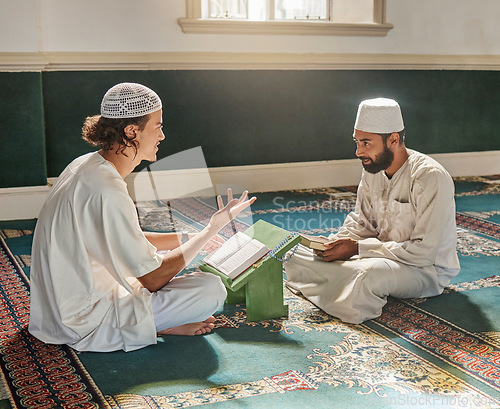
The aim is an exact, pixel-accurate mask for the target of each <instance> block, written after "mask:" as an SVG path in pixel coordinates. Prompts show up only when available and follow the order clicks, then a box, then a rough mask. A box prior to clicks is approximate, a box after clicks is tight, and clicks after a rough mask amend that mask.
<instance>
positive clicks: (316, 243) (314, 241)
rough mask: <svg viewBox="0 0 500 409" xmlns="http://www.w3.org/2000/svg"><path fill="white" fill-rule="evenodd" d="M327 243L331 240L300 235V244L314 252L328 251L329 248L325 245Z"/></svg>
mask: <svg viewBox="0 0 500 409" xmlns="http://www.w3.org/2000/svg"><path fill="white" fill-rule="evenodd" d="M327 241H329V240H328V239H325V238H322V237H317V236H308V235H306V234H301V235H300V244H302V245H304V246H306V247H309V248H310V249H314V250H326V249H327V247H326V246H325V245H324V244H323V243H326V242H327Z"/></svg>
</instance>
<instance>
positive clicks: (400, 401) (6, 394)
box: [0, 176, 500, 409]
mask: <svg viewBox="0 0 500 409" xmlns="http://www.w3.org/2000/svg"><path fill="white" fill-rule="evenodd" d="M499 182H500V177H498V176H490V177H482V178H479V177H478V178H461V179H456V180H455V185H456V204H457V226H458V229H459V242H458V250H459V257H460V262H461V266H462V271H461V272H460V274H459V275H458V276H457V277H456V278H455V279H454V280H453V282H452V283H451V285H450V286H449V287H447V288H446V290H445V293H444V294H443V295H441V296H439V297H434V298H429V299H419V300H396V299H391V300H390V301H389V303H388V305H387V306H386V308H384V312H383V314H382V316H381V317H380V318H378V319H376V320H372V321H368V322H366V323H364V324H361V325H349V324H344V323H342V322H340V321H339V320H337V319H335V318H332V317H330V316H328V315H327V314H324V313H323V312H321V311H320V310H318V309H317V308H315V307H314V306H313V305H311V304H310V303H309V302H307V301H306V300H304V299H302V298H300V297H297V296H295V295H293V294H291V293H290V292H288V291H287V290H286V289H285V303H286V304H288V305H289V309H290V313H289V316H288V317H284V318H280V319H274V320H268V321H263V322H248V321H247V320H246V317H245V305H236V306H231V305H226V306H225V307H224V308H223V309H222V310H221V311H219V314H218V315H217V321H216V327H217V328H216V330H214V331H213V333H211V334H208V335H206V336H200V337H180V336H177V337H174V336H172V337H163V338H159V339H158V344H157V345H153V346H149V347H147V348H144V349H141V350H139V351H134V352H129V353H125V352H113V353H88V352H86V353H81V354H75V353H74V352H73V351H72V350H71V349H70V348H67V347H64V346H53V347H50V348H48V347H47V346H45V345H44V344H42V343H40V342H38V341H37V340H35V339H34V338H32V337H31V336H30V335H29V334H27V333H26V323H27V313H26V306H25V304H26V302H27V301H26V300H27V297H26V296H24V295H23V296H20V297H16V296H15V293H17V292H20V293H23V291H24V292H26V294H27V291H28V288H29V287H28V286H29V285H28V282H27V279H22V276H23V274H25V275H29V264H30V257H29V254H30V248H31V238H32V236H31V233H32V230H33V228H34V225H35V221H33V220H32V221H14V222H1V223H0V239H1V240H0V243H2V246H3V247H4V250H3V251H4V256H3V257H4V260H3V262H2V270H1V272H2V275H4V276H5V279H2V280H1V281H0V287H2V288H4V292H3V295H2V297H3V298H2V299H3V300H4V302H3V303H2V315H1V317H2V318H3V319H2V327H1V328H0V330H2V338H1V339H0V342H1V344H0V357H1V360H0V363H1V367H2V371H3V374H4V378H5V382H4V386H5V387H4V391H3V394H2V397H3V398H4V400H3V401H0V408H2V407H6V408H7V407H20V408H21V407H22V408H24V407H110V408H187V407H193V406H201V405H204V406H208V407H210V408H234V407H238V408H239V407H243V408H292V409H293V408H304V407H306V408H360V407H363V406H365V407H370V408H371V407H374V408H377V407H380V408H401V407H411V408H427V407H433V408H476V407H478V408H495V407H500V350H499V342H500V335H499V334H500V320H499V317H498V303H497V299H498V294H499V288H498V287H499V286H500V262H499V261H500V258H499V257H500V206H499V205H500V183H499ZM256 196H257V197H258V200H257V202H256V203H255V204H254V205H253V206H252V214H251V217H250V215H247V217H246V218H243V219H242V221H240V222H239V223H237V228H238V229H240V230H242V229H244V228H246V227H247V226H248V225H249V224H250V223H251V222H252V221H254V222H255V221H256V220H258V219H263V220H266V221H268V222H270V223H273V224H275V225H278V226H280V227H282V228H285V229H287V230H290V231H302V232H307V233H310V234H327V233H329V232H331V231H334V230H336V229H337V228H338V227H339V226H340V225H341V223H342V221H343V220H344V218H345V216H346V214H347V212H348V211H349V210H350V209H352V207H353V205H354V200H355V187H345V188H329V189H310V190H300V191H286V192H272V193H261V194H257V195H256ZM168 205H169V206H167V203H163V202H143V203H140V204H139V206H138V213H139V216H140V220H141V224H142V226H143V228H145V229H148V230H158V231H168V230H171V229H178V230H180V229H188V230H191V231H196V230H197V229H199V227H200V225H199V224H197V223H195V222H194V221H195V220H207V218H208V217H209V216H210V214H211V213H212V212H213V210H214V209H213V206H214V203H213V200H212V199H210V200H208V199H200V198H197V199H184V200H173V201H171V202H170V203H168ZM224 234H226V235H228V236H229V235H230V234H231V231H230V230H226V231H225V232H224ZM202 256H203V255H201V256H200V258H199V259H201V257H202ZM199 259H198V260H196V262H197V261H199ZM196 262H194V263H193V264H192V265H191V266H190V267H189V269H188V270H194V269H196ZM17 275H18V276H20V277H21V279H20V283H19V285H16V286H15V291H14V290H12V288H11V287H12V286H13V284H11V283H12V282H13V281H15V277H17ZM6 283H8V285H6ZM5 300H7V301H5ZM23 303H24V304H23ZM12 317H13V318H12ZM12 320H13V321H14V324H15V325H14V324H12V322H11V321H12ZM19 345H26V348H20V347H19ZM40 351H43V354H40ZM56 357H57V359H56ZM20 360H23V361H22V362H23V364H22V365H21V364H20V363H19V362H20ZM28 362H30V364H28ZM31 362H33V363H32V364H31ZM49 364H50V365H49ZM47 365H49V366H50V368H51V370H50V371H49V370H46V369H45V368H46V366H47ZM28 367H29V368H30V371H31V372H30V375H29V376H28V375H26V371H27V369H26V368H28ZM33 368H34V369H33ZM54 374H56V376H54ZM35 380H36V381H35ZM68 385H70V386H68ZM61 391H63V392H61ZM34 396H36V399H34ZM2 404H3V405H4V406H1V405H2Z"/></svg>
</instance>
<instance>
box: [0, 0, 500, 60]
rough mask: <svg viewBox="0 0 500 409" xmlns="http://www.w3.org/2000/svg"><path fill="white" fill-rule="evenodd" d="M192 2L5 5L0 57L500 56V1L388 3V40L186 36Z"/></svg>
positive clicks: (39, 0)
mask: <svg viewBox="0 0 500 409" xmlns="http://www.w3.org/2000/svg"><path fill="white" fill-rule="evenodd" d="M185 15H186V13H185V1H184V0H141V1H138V0H84V1H82V0H15V1H9V0H2V1H1V2H0V52H28V53H31V52H35V53H36V52H182V51H188V52H207V51H208V52H238V53H241V52H252V53H255V52H258V53H330V54H331V53H353V54H359V53H363V54H435V55H500V26H499V25H498V18H499V16H500V1H499V0H387V7H386V21H387V22H388V23H391V24H393V25H394V28H393V29H392V30H390V31H389V33H388V35H387V36H386V37H349V36H346V37H343V36H286V35H270V36H256V35H221V34H184V33H183V32H182V31H181V28H180V26H179V25H178V24H177V19H178V18H180V17H185Z"/></svg>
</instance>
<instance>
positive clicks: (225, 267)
mask: <svg viewBox="0 0 500 409" xmlns="http://www.w3.org/2000/svg"><path fill="white" fill-rule="evenodd" d="M268 252H269V249H268V248H267V247H266V246H265V245H264V244H262V243H261V242H260V241H257V240H255V239H252V238H251V237H250V236H247V235H246V234H244V233H242V232H237V233H236V234H235V235H234V236H233V237H231V238H230V239H229V240H228V241H226V242H225V243H224V244H223V245H222V246H221V247H219V248H218V249H217V250H215V251H214V252H213V253H212V254H210V255H208V256H207V257H205V263H207V264H208V265H210V266H212V267H214V268H215V269H217V270H218V271H220V272H221V273H224V274H225V275H227V276H228V277H229V278H231V279H234V278H235V277H237V276H239V275H240V274H241V273H243V272H244V271H245V270H246V269H247V268H249V267H250V266H251V265H252V264H254V263H255V262H257V261H258V260H259V259H261V258H262V257H263V256H265V255H266V254H267V253H268Z"/></svg>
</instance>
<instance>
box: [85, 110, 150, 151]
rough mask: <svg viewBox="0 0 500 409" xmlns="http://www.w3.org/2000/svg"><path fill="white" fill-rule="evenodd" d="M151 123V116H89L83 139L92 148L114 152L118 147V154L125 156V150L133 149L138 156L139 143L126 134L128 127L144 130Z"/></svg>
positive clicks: (86, 120)
mask: <svg viewBox="0 0 500 409" xmlns="http://www.w3.org/2000/svg"><path fill="white" fill-rule="evenodd" d="M148 121H149V114H148V115H143V116H140V117H135V118H120V119H112V118H104V117H102V116H101V115H94V116H89V117H87V118H86V119H85V121H84V123H83V127H82V138H83V140H85V141H86V142H88V143H90V144H91V145H92V146H100V147H101V148H102V149H103V150H112V149H113V147H115V146H116V153H118V152H120V153H122V154H124V155H126V154H125V153H124V150H125V148H127V147H130V146H131V147H133V148H134V150H135V153H136V154H137V148H138V142H137V141H136V140H135V137H132V138H129V137H128V136H127V135H126V134H125V128H126V127H127V126H128V125H137V126H138V127H139V130H141V131H142V130H143V129H144V127H145V126H146V124H147V122H148Z"/></svg>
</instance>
